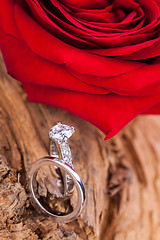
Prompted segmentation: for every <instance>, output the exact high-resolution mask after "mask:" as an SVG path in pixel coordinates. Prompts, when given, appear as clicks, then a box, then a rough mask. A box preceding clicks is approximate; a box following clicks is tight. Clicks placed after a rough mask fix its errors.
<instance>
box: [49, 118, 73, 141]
mask: <svg viewBox="0 0 160 240" xmlns="http://www.w3.org/2000/svg"><path fill="white" fill-rule="evenodd" d="M74 132H75V129H74V127H73V126H67V125H65V124H62V123H60V122H58V124H57V125H55V126H54V127H52V128H51V130H50V132H49V137H50V138H51V139H53V140H54V141H57V142H59V141H63V140H65V139H68V138H70V137H71V136H72V134H73V133H74Z"/></svg>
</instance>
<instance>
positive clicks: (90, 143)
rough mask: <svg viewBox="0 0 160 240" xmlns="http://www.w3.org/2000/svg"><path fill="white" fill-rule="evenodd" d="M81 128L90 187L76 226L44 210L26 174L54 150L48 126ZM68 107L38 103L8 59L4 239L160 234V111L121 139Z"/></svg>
mask: <svg viewBox="0 0 160 240" xmlns="http://www.w3.org/2000/svg"><path fill="white" fill-rule="evenodd" d="M57 121H62V122H63V123H65V124H71V125H74V126H75V128H76V133H75V134H74V135H73V137H72V138H71V140H70V146H71V149H72V155H73V161H74V166H75V170H76V171H77V172H78V174H79V175H80V177H81V178H82V180H83V183H84V186H85V189H86V198H87V199H86V204H85V207H84V210H83V212H82V214H81V215H80V217H79V218H78V219H77V220H75V221H73V222H71V223H69V224H57V223H54V222H53V220H52V219H51V218H47V217H44V216H42V215H39V214H38V213H37V212H36V211H35V210H34V208H33V207H32V206H31V205H30V202H29V199H28V191H27V182H26V172H27V170H28V169H29V167H30V165H31V164H32V163H33V162H34V161H36V160H37V159H39V158H41V157H43V156H46V155H48V151H49V139H48V131H49V129H50V128H51V127H52V126H53V125H54V124H55V123H56V122H57ZM104 137H105V135H104V134H103V133H102V132H101V131H99V130H98V129H97V128H96V127H94V126H92V125H91V124H89V123H87V122H86V121H84V120H82V119H80V118H78V117H76V116H73V115H71V114H69V113H68V112H66V111H63V110H60V109H57V108H54V107H50V106H45V105H41V104H34V103H30V102H29V101H28V99H27V96H26V94H25V92H24V90H23V88H22V86H21V84H20V83H18V82H17V81H15V80H14V79H12V78H11V77H9V76H8V75H7V73H6V69H5V66H4V62H3V60H2V57H0V156H1V158H0V183H1V184H0V239H2V240H5V239H16V240H20V239H31V240H34V239H43V240H48V239H54V240H57V239H64V240H67V239H71V240H74V239H77V240H79V239H80V240H81V239H84V240H85V239H89V240H91V239H96V240H99V239H100V240H142V239H143V240H159V239H160V116H143V117H138V118H136V119H135V120H134V121H132V123H130V124H129V125H128V126H127V127H126V128H125V129H123V130H122V131H121V132H120V133H119V134H118V135H117V136H115V137H114V138H112V139H110V140H108V141H104Z"/></svg>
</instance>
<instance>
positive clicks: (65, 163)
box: [28, 123, 85, 223]
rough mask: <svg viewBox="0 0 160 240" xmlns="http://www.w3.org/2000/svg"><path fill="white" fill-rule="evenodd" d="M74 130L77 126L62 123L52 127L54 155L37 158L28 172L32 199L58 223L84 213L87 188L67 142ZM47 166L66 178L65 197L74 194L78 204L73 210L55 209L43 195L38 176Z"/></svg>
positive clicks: (64, 181)
mask: <svg viewBox="0 0 160 240" xmlns="http://www.w3.org/2000/svg"><path fill="white" fill-rule="evenodd" d="M73 133H74V127H73V126H67V125H63V124H61V123H58V124H57V125H56V126H54V127H53V128H51V131H50V134H49V136H50V138H51V140H52V141H51V145H50V155H51V156H48V157H43V158H41V159H39V160H37V161H36V162H34V163H33V164H32V166H31V168H30V169H29V171H28V180H29V190H30V200H31V203H32V205H33V206H34V207H35V209H36V210H37V211H38V212H39V213H44V214H47V215H49V216H51V217H52V218H53V220H54V221H55V222H61V223H67V222H70V221H72V220H74V219H76V218H77V217H78V216H79V214H80V213H81V210H82V208H83V205H84V202H85V189H84V186H83V183H82V180H81V179H80V177H79V175H78V174H77V173H76V172H75V170H74V169H73V162H72V155H71V151H70V147H69V144H68V142H67V140H68V138H69V137H70V136H71V135H72V134H73ZM60 156H61V158H60ZM44 166H50V167H51V166H52V167H53V169H54V170H55V171H56V173H57V175H58V177H59V178H62V183H63V188H64V192H63V197H62V200H64V201H65V200H68V199H69V200H70V199H71V198H72V197H73V196H74V198H73V200H74V204H73V206H72V209H71V210H70V211H68V212H63V211H58V210H55V209H54V208H52V207H50V206H49V205H46V203H45V202H44V201H43V198H42V197H41V196H39V194H38V182H37V175H38V172H39V170H40V169H41V168H42V167H44ZM57 184H58V181H57ZM75 194H76V195H75ZM75 196H76V201H75ZM55 199H56V197H55ZM71 205H72V204H71Z"/></svg>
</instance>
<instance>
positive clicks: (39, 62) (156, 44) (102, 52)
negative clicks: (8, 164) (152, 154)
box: [0, 0, 160, 138]
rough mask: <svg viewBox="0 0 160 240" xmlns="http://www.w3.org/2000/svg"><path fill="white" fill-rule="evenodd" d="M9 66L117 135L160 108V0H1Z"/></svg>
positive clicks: (54, 101) (34, 90) (0, 40)
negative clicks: (141, 114)
mask: <svg viewBox="0 0 160 240" xmlns="http://www.w3.org/2000/svg"><path fill="white" fill-rule="evenodd" d="M0 46H1V49H2V53H3V56H4V60H5V62H6V65H7V70H8V73H9V74H10V75H11V76H13V77H15V78H16V79H18V80H20V81H21V82H22V83H23V86H24V88H25V89H26V91H27V93H28V97H29V99H30V100H31V101H35V102H42V103H46V104H51V105H54V106H57V107H60V108H64V109H66V110H68V111H70V112H72V113H74V114H76V115H78V116H80V117H82V118H84V119H86V120H88V121H90V122H91V123H93V124H95V125H96V126H97V127H99V128H100V129H101V130H102V131H104V132H105V133H106V134H107V138H109V137H112V136H113V135H114V134H116V133H117V132H118V131H119V130H120V129H121V128H122V127H124V126H125V125H126V124H127V123H128V122H129V121H130V120H131V119H133V118H134V117H135V116H137V115H138V114H140V113H160V0H123V1H122V0H112V1H111V0H77V1H75V0H63V1H62V0H59V1H58V0H26V1H24V0H23V1H22V0H0Z"/></svg>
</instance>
